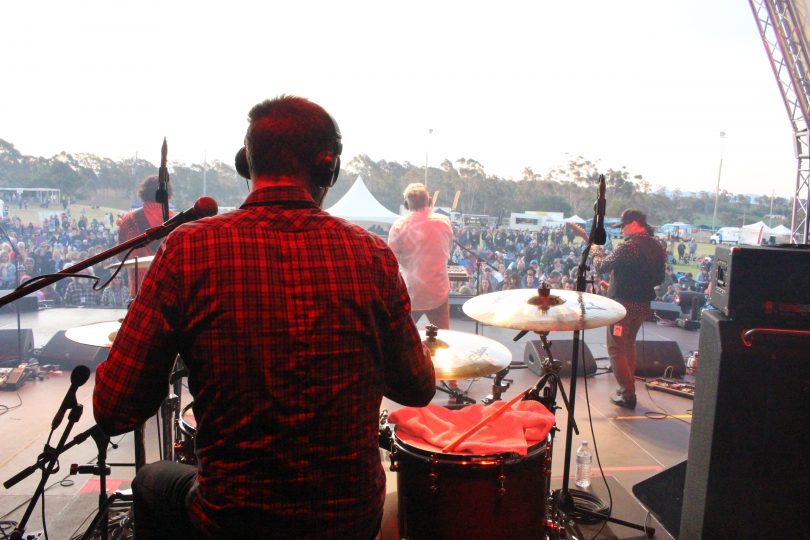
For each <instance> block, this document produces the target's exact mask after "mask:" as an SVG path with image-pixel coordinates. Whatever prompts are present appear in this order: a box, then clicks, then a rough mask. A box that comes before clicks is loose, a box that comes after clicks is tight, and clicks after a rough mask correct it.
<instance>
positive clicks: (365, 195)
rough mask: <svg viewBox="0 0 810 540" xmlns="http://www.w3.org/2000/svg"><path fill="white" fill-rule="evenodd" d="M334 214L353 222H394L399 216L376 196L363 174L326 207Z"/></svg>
mask: <svg viewBox="0 0 810 540" xmlns="http://www.w3.org/2000/svg"><path fill="white" fill-rule="evenodd" d="M326 211H327V212H329V213H330V214H332V215H333V216H336V217H340V218H343V219H345V220H346V221H351V222H352V223H357V222H365V223H389V224H390V223H394V222H395V221H396V220H397V219H399V216H398V215H397V214H395V213H393V212H391V211H390V210H388V209H387V208H386V207H384V206H383V205H381V204H380V202H379V201H378V200H377V199H375V198H374V195H372V194H371V192H370V191H369V190H368V188H367V187H366V184H365V182H363V178H362V177H361V176H358V177H357V180H355V181H354V184H352V187H350V188H349V191H347V192H346V194H345V195H344V196H343V197H341V199H340V200H339V201H338V202H336V203H335V204H333V205H332V206H330V207H329V208H327V209H326Z"/></svg>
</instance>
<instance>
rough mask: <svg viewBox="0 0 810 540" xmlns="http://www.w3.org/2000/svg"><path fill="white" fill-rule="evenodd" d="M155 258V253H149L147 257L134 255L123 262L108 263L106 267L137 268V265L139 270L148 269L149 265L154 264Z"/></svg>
mask: <svg viewBox="0 0 810 540" xmlns="http://www.w3.org/2000/svg"><path fill="white" fill-rule="evenodd" d="M153 260H155V256H154V255H147V256H146V257H133V258H131V259H127V260H125V261H124V262H123V263H121V262H114V263H112V264H108V265H107V266H106V267H105V268H118V267H119V266H121V267H122V268H135V266H136V265H137V266H138V270H146V269H147V268H149V265H150V264H152V261H153Z"/></svg>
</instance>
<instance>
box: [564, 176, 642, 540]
mask: <svg viewBox="0 0 810 540" xmlns="http://www.w3.org/2000/svg"><path fill="white" fill-rule="evenodd" d="M604 182H605V177H604V175H600V176H599V183H600V196H601V194H603V193H604ZM600 198H601V197H600ZM600 206H601V207H602V208H604V207H603V206H602V205H600V204H599V203H597V205H595V206H594V214H595V216H594V220H593V221H592V222H591V231H590V235H589V237H588V242H587V244H586V246H585V249H584V250H583V251H582V258H581V260H580V263H579V266H578V267H577V282H576V290H577V291H578V292H581V293H582V292H585V287H586V285H587V281H586V278H585V276H586V273H587V271H588V268H589V267H588V255H590V251H591V246H592V245H593V244H594V239H595V232H596V230H597V221H598V216H596V214H598V212H599V210H600V208H599V207H600ZM579 341H580V330H574V338H573V344H572V349H571V383H570V385H569V391H568V396H569V397H568V399H569V402H568V408H569V412H568V426H567V427H566V430H565V458H564V461H563V477H562V489H560V490H558V491H556V492H554V494H553V503H552V505H553V506H552V514H551V515H552V519H554V518H556V519H557V520H558V521H557V525H558V526H559V527H560V528H565V529H566V530H569V532H570V529H569V527H571V523H570V522H571V521H572V519H571V518H570V517H569V516H570V515H571V514H572V513H574V512H576V513H578V514H582V515H585V516H588V517H592V518H595V519H599V520H607V521H610V522H611V523H616V524H619V525H624V526H625V527H630V528H632V529H636V530H638V531H642V532H644V533H646V534H647V535H649V536H650V537H652V536H653V535H654V534H655V529H654V528H652V527H647V526H644V525H637V524H635V523H630V522H628V521H624V520H621V519H617V518H614V517H611V516H606V515H605V514H600V513H599V512H593V511H591V510H587V509H585V508H580V507H578V506H577V505H576V503H575V502H574V499H573V497H572V496H571V491H570V490H569V487H568V486H569V475H570V473H571V449H572V439H573V432H574V428H575V425H576V422H575V420H574V410H575V409H574V406H575V403H576V396H577V375H578V368H579ZM611 510H612V509H611ZM574 536H575V537H577V536H576V535H574ZM577 538H578V537H577Z"/></svg>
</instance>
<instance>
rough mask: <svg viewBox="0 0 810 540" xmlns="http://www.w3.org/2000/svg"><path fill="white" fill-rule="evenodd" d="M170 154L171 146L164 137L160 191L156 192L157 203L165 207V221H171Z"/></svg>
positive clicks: (159, 170)
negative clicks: (167, 164)
mask: <svg viewBox="0 0 810 540" xmlns="http://www.w3.org/2000/svg"><path fill="white" fill-rule="evenodd" d="M168 154H169V145H168V144H167V143H166V137H163V146H161V147H160V169H158V189H157V191H156V192H155V202H157V203H160V205H161V206H162V207H163V219H164V220H167V219H169V189H168V186H169V168H168V167H167V166H166V161H167V160H166V158H167V156H168Z"/></svg>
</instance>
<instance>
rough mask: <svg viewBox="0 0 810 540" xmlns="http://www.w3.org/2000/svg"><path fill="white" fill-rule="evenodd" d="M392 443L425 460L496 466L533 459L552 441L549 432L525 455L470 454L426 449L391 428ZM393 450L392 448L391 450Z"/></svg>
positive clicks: (401, 450)
mask: <svg viewBox="0 0 810 540" xmlns="http://www.w3.org/2000/svg"><path fill="white" fill-rule="evenodd" d="M392 431H393V433H392V436H391V439H392V444H393V448H396V451H398V452H405V453H406V454H408V455H410V456H412V457H414V458H416V459H418V460H420V461H425V462H430V461H433V460H436V461H438V462H446V463H457V464H462V465H466V466H477V467H482V468H483V467H498V466H500V465H510V464H512V463H519V462H521V461H525V460H527V459H535V458H537V457H539V456H540V455H542V454H545V453H546V451H547V449H548V447H549V445H551V443H552V438H551V433H549V434H548V435H546V437H545V438H544V439H542V440H540V441H538V442H536V443H535V444H533V445H531V446H529V448H528V449H527V450H526V455H525V456H522V455H520V454H518V453H517V452H514V451H510V452H493V453H491V454H471V453H469V452H442V451H440V450H435V451H434V450H426V449H424V448H419V447H418V446H414V445H412V444H409V443H407V442H405V441H404V440H402V439H401V438H399V437H398V436H397V433H396V430H395V429H394V430H392ZM392 451H393V450H392Z"/></svg>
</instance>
